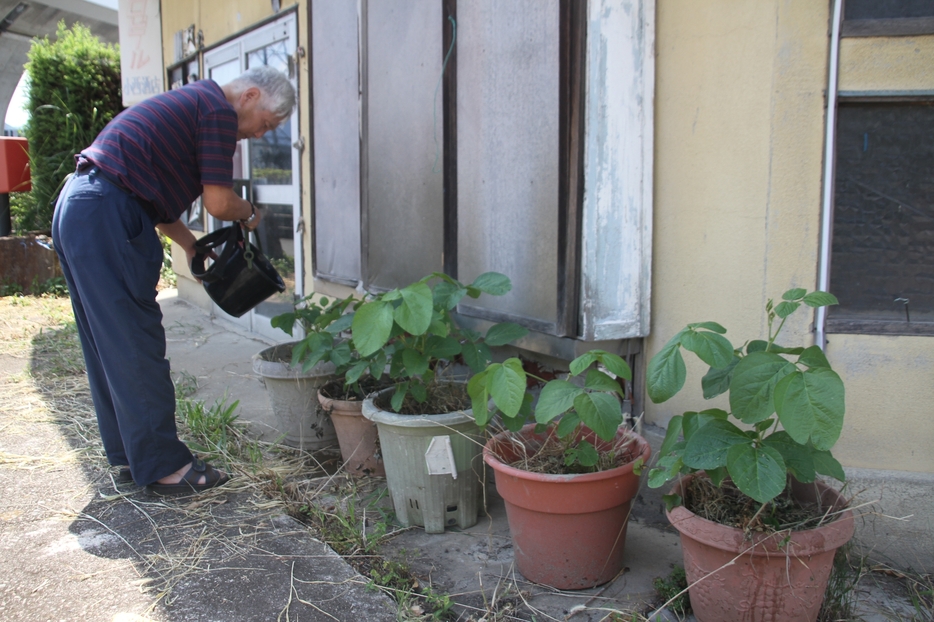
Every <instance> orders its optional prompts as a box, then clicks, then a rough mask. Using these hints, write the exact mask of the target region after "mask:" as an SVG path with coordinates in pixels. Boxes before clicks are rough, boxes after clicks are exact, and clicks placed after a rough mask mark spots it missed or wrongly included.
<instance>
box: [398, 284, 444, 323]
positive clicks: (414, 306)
mask: <svg viewBox="0 0 934 622" xmlns="http://www.w3.org/2000/svg"><path fill="white" fill-rule="evenodd" d="M399 293H400V294H401V296H402V304H400V305H399V306H398V307H396V309H395V311H394V312H393V319H394V320H395V321H396V323H397V324H398V325H399V326H401V327H402V328H403V330H405V332H407V333H410V334H412V335H422V334H424V333H425V331H427V330H428V326H429V325H430V324H431V316H432V311H433V310H434V307H433V306H432V299H431V289H430V288H429V287H428V286H427V285H426V284H424V283H413V284H411V285H408V286H406V287H404V288H402V289H401V290H399Z"/></svg>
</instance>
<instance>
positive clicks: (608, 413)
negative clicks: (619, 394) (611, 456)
mask: <svg viewBox="0 0 934 622" xmlns="http://www.w3.org/2000/svg"><path fill="white" fill-rule="evenodd" d="M574 410H575V411H577V415H578V416H579V417H580V418H581V421H583V422H584V425H586V426H587V427H588V428H590V429H591V430H593V431H594V432H596V434H597V436H599V437H600V438H602V439H603V440H605V441H611V440H613V438H614V437H615V436H616V430H617V429H618V428H619V426H620V425H621V424H622V423H623V412H622V409H621V408H620V405H619V400H617V399H616V398H615V397H613V396H612V395H609V394H607V393H582V394H580V395H578V396H577V397H576V398H574Z"/></svg>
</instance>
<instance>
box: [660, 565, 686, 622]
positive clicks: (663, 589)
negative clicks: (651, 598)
mask: <svg viewBox="0 0 934 622" xmlns="http://www.w3.org/2000/svg"><path fill="white" fill-rule="evenodd" d="M652 587H654V588H655V592H656V593H657V594H658V596H659V598H661V599H662V601H663V602H664V603H665V606H667V608H668V609H670V610H671V611H672V612H673V613H675V614H677V615H679V616H684V615H687V614H688V613H690V611H691V599H690V596H689V595H688V592H687V589H688V579H687V575H686V574H685V572H684V568H683V567H682V566H675V567H674V569H673V570H672V571H671V572H670V573H669V574H668V576H667V577H656V578H655V579H653V580H652Z"/></svg>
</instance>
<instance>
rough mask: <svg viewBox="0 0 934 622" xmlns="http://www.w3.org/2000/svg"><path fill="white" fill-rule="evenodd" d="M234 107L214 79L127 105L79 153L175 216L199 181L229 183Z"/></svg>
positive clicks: (163, 214) (198, 189)
mask: <svg viewBox="0 0 934 622" xmlns="http://www.w3.org/2000/svg"><path fill="white" fill-rule="evenodd" d="M236 147H237V113H236V111H235V110H234V108H233V106H231V105H230V103H228V102H227V99H226V98H225V97H224V92H223V91H222V90H221V88H220V87H219V86H218V85H217V83H216V82H214V81H213V80H199V81H197V82H193V83H191V84H188V85H185V86H183V87H181V88H180V89H176V90H173V91H168V92H166V93H160V94H159V95H154V96H152V97H150V98H149V99H146V100H144V101H142V102H140V103H138V104H135V105H133V106H131V107H130V108H127V109H126V110H124V111H123V112H121V113H120V114H119V115H117V116H116V117H114V119H113V120H112V121H111V122H110V123H108V124H107V126H106V127H105V128H104V129H103V130H101V133H100V134H98V136H97V138H96V139H94V142H93V143H92V144H91V146H90V147H88V148H87V149H85V150H84V151H82V152H81V155H83V156H84V157H85V158H87V159H88V160H90V161H91V162H93V163H94V164H96V165H97V166H99V167H100V168H101V169H102V170H103V172H104V174H105V175H106V176H107V177H109V178H110V179H112V180H114V181H116V182H117V183H118V184H119V185H121V186H123V187H124V188H125V189H127V190H129V191H131V192H132V193H133V194H135V195H136V196H137V197H139V198H140V199H142V200H143V201H147V202H149V203H151V204H152V206H153V208H154V209H155V211H156V212H157V214H158V216H159V219H160V220H161V221H162V222H167V223H168V222H175V221H176V220H178V217H179V216H181V215H182V213H183V212H184V211H185V210H186V209H188V208H189V207H190V205H191V202H192V201H194V200H195V199H196V198H198V196H199V195H201V193H202V186H203V185H204V184H208V185H214V186H226V187H228V188H229V187H231V186H232V185H233V154H234V150H235V149H236Z"/></svg>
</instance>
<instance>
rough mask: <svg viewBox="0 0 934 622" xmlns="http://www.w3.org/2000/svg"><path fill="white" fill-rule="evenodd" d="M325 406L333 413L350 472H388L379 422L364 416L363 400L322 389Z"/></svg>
mask: <svg viewBox="0 0 934 622" xmlns="http://www.w3.org/2000/svg"><path fill="white" fill-rule="evenodd" d="M318 401H319V402H321V407H322V408H324V410H326V411H327V412H328V413H330V414H331V423H333V424H334V430H335V431H336V432H337V442H338V444H339V445H340V448H341V458H343V460H344V471H345V472H346V473H347V474H348V475H354V476H358V475H377V476H380V477H382V476H384V475H386V470H385V469H384V468H383V459H382V456H381V454H380V450H379V435H378V434H377V432H376V424H375V423H373V422H372V421H369V420H368V419H365V418H364V417H363V400H335V399H331V398H329V397H328V396H326V395H324V393H322V392H321V390H320V389H319V390H318Z"/></svg>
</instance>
